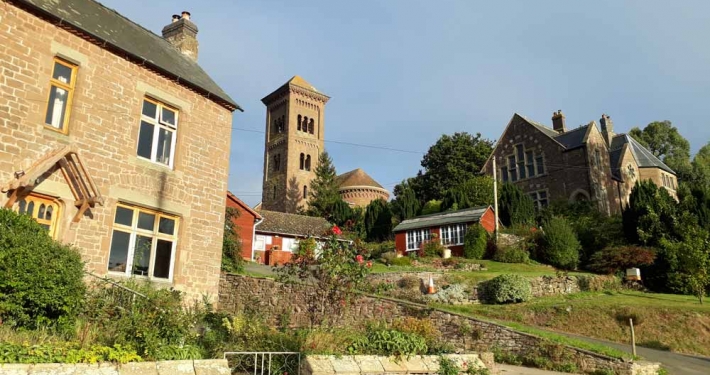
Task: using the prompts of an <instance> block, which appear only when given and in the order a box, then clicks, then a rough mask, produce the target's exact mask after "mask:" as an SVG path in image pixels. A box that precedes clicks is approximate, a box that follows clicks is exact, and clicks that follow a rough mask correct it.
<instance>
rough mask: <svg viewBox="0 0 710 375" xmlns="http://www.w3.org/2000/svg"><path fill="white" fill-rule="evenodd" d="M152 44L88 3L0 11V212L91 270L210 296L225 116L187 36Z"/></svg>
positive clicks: (30, 2) (226, 145)
mask: <svg viewBox="0 0 710 375" xmlns="http://www.w3.org/2000/svg"><path fill="white" fill-rule="evenodd" d="M169 21H170V20H169V19H168V17H166V23H168V25H167V26H166V27H165V28H164V29H163V37H161V36H158V35H155V34H153V33H151V32H150V31H148V30H146V29H144V28H143V27H141V26H140V25H137V24H135V23H133V22H131V21H130V20H128V19H126V18H124V17H123V16H121V15H120V14H118V13H117V12H115V11H113V10H111V9H108V8H106V7H104V6H103V5H101V4H99V3H98V2H96V1H93V0H52V1H50V0H10V1H5V2H3V5H2V6H0V25H2V27H1V28H0V70H1V71H2V75H1V76H0V186H1V187H2V195H0V205H2V207H5V208H11V209H13V210H16V211H19V212H21V213H24V214H27V215H31V216H32V217H33V218H35V219H36V220H37V221H38V222H39V223H41V224H42V225H43V226H45V227H46V228H47V230H48V231H49V233H50V235H52V236H53V237H54V238H56V239H57V240H59V241H62V242H65V243H70V244H73V245H74V246H75V247H76V248H78V249H79V251H80V252H81V255H82V257H83V259H84V260H85V261H86V268H87V270H88V271H90V272H92V273H94V274H96V275H102V276H103V275H109V276H111V277H115V278H126V277H131V276H135V277H138V278H143V279H146V280H150V281H152V282H155V283H156V284H159V285H164V286H171V287H175V288H176V289H178V290H183V291H185V292H186V293H187V294H188V296H193V297H197V296H199V295H200V294H205V293H209V294H211V295H216V294H217V291H218V283H219V272H220V259H221V247H222V230H223V229H222V228H223V226H222V225H219V224H218V225H216V224H215V223H222V222H223V220H224V197H225V192H226V190H227V177H228V169H229V160H228V157H227V155H229V150H230V132H231V121H232V112H233V111H234V110H235V109H240V108H239V106H238V105H237V104H236V103H235V102H234V101H233V100H232V99H231V98H230V97H229V95H228V94H227V93H225V92H224V91H223V90H222V89H221V88H220V87H219V86H218V85H217V84H216V83H215V82H214V81H213V80H212V79H211V78H210V77H209V76H208V75H207V73H205V71H204V70H202V68H200V66H199V65H198V64H197V61H196V59H197V48H198V43H197V39H196V34H197V27H196V26H195V24H194V23H193V22H192V21H191V20H190V14H189V13H188V12H183V14H182V16H178V15H175V16H173V19H172V22H169Z"/></svg>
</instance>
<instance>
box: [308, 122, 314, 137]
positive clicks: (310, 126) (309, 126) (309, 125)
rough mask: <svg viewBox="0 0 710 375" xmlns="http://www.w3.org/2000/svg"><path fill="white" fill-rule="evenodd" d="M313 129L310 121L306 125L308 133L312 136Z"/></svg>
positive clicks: (312, 123)
mask: <svg viewBox="0 0 710 375" xmlns="http://www.w3.org/2000/svg"><path fill="white" fill-rule="evenodd" d="M313 128H314V122H313V119H311V121H310V122H309V123H308V132H309V133H311V134H313V130H314V129H313Z"/></svg>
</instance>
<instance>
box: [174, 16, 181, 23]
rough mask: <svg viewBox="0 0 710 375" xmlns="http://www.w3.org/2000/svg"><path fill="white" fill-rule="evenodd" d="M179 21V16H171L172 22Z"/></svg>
mask: <svg viewBox="0 0 710 375" xmlns="http://www.w3.org/2000/svg"><path fill="white" fill-rule="evenodd" d="M177 21H180V15H179V14H173V22H177Z"/></svg>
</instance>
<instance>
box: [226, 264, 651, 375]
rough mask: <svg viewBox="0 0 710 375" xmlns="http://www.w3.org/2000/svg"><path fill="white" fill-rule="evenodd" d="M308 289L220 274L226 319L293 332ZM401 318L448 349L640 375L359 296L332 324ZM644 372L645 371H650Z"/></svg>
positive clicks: (614, 362) (497, 330)
mask: <svg viewBox="0 0 710 375" xmlns="http://www.w3.org/2000/svg"><path fill="white" fill-rule="evenodd" d="M310 288H311V286H308V285H303V284H282V283H278V282H276V281H274V280H272V279H261V278H253V277H248V276H241V275H230V274H222V276H221V280H220V293H219V306H220V309H221V310H222V311H224V312H228V313H238V312H242V311H244V310H245V308H248V309H250V310H252V311H257V312H258V314H259V315H260V316H262V317H263V318H264V319H266V320H267V321H269V322H271V323H272V324H274V325H277V324H279V322H282V321H283V319H284V317H288V318H289V319H290V326H292V327H307V326H308V325H309V316H308V306H307V305H306V303H305V300H306V298H305V296H306V295H307V293H310V290H311V289H310ZM399 317H417V318H428V319H429V320H431V322H432V323H434V325H435V326H436V327H437V328H438V329H439V331H441V333H442V335H443V337H444V338H445V339H446V341H447V342H448V343H450V344H452V345H453V346H454V347H455V348H456V349H457V350H461V351H465V352H487V351H492V350H494V349H496V350H500V351H502V352H505V353H510V354H515V355H519V356H541V357H554V359H556V360H558V361H559V362H564V363H569V364H573V365H574V366H576V368H577V369H578V370H580V371H595V370H611V371H614V372H615V373H616V374H619V375H626V374H629V375H636V374H641V372H639V370H633V367H634V366H639V363H631V362H626V361H622V360H620V359H616V358H611V357H606V356H603V355H599V354H596V353H592V352H589V351H586V350H582V349H577V348H572V347H567V346H561V345H555V344H551V343H549V342H547V341H545V340H543V339H541V338H539V337H537V336H533V335H529V334H526V333H522V332H517V331H514V330H512V329H510V328H508V327H505V326H502V325H499V324H495V323H490V322H486V321H482V320H478V319H473V318H470V317H465V316H462V315H458V314H452V313H448V312H444V311H441V310H435V309H431V308H427V307H426V306H423V305H418V304H411V303H405V302H401V301H394V300H388V299H384V298H374V297H369V296H360V297H358V298H357V299H356V300H355V301H354V302H353V303H352V304H351V305H350V306H349V307H348V308H346V309H345V311H344V312H343V314H342V316H339V317H332V318H331V322H332V323H333V324H335V325H340V326H357V325H362V324H364V323H365V322H367V321H368V320H372V319H382V320H386V321H392V320H394V319H395V318H399ZM642 366H643V369H646V365H643V364H642ZM650 366H654V364H651V365H650Z"/></svg>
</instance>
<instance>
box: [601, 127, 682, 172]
mask: <svg viewBox="0 0 710 375" xmlns="http://www.w3.org/2000/svg"><path fill="white" fill-rule="evenodd" d="M625 144H628V145H629V148H630V149H631V154H633V156H634V159H636V164H638V166H639V168H660V169H663V170H664V171H666V172H668V173H673V174H675V172H674V171H673V170H672V169H671V168H670V167H669V166H667V165H666V164H665V163H663V162H662V161H661V160H660V159H658V158H657V157H656V156H655V155H653V153H652V152H651V151H649V150H648V149H647V148H646V147H644V146H643V145H642V144H640V143H639V142H638V141H637V140H635V139H634V137H632V136H630V135H628V134H619V135H616V136H615V137H614V138H613V139H612V141H611V150H612V151H617V150H621V149H622V147H623V146H624V145H625ZM610 155H611V154H610ZM616 162H617V163H618V162H619V160H618V157H617V160H616ZM612 166H614V164H612Z"/></svg>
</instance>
